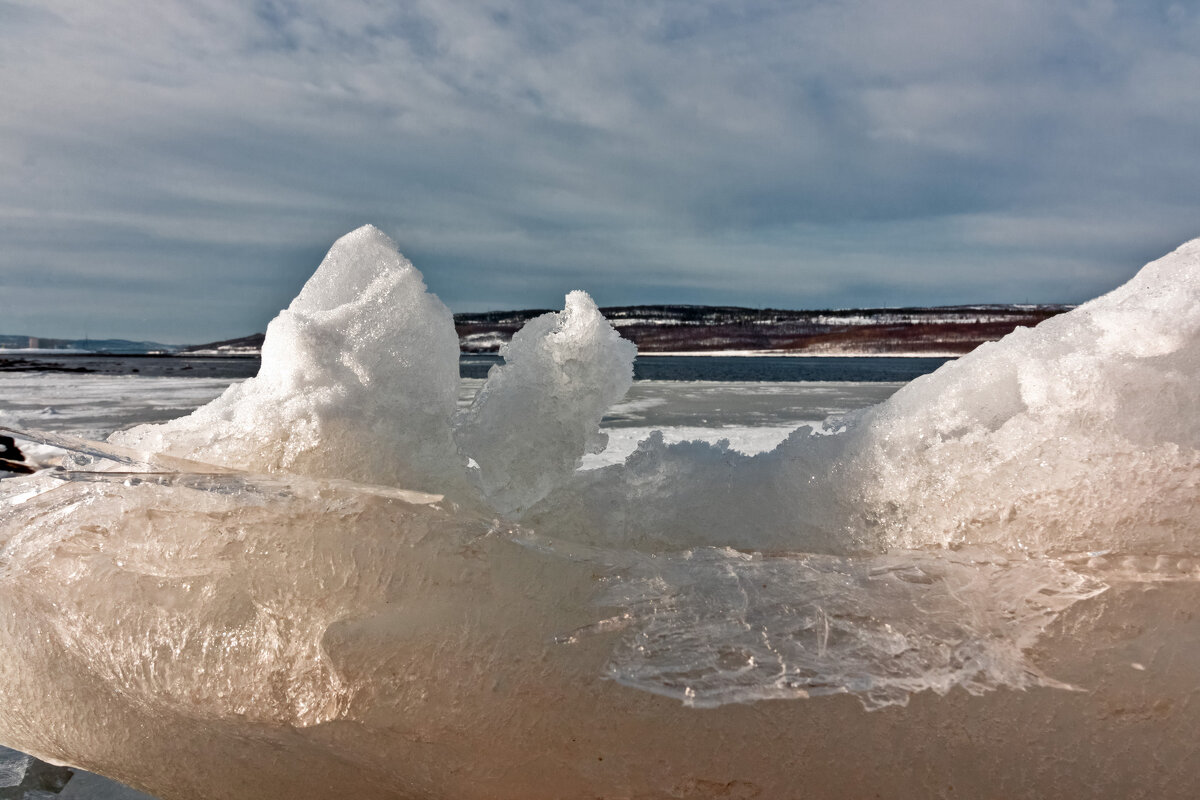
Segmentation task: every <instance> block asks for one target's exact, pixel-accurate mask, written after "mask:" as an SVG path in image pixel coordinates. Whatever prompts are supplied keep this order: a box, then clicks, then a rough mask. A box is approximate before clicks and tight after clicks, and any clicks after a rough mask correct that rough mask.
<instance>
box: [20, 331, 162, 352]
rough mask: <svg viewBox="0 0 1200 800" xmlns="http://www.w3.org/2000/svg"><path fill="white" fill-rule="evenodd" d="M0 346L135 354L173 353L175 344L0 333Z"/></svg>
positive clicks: (22, 348)
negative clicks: (47, 337) (53, 337)
mask: <svg viewBox="0 0 1200 800" xmlns="http://www.w3.org/2000/svg"><path fill="white" fill-rule="evenodd" d="M0 348H2V349H5V350H24V349H31V348H34V349H45V350H84V351H86V352H89V353H114V354H119V355H137V354H144V353H174V352H175V351H176V350H178V349H179V348H178V347H177V346H176V345H170V344H162V343H160V342H134V341H130V340H128V339H46V338H43V337H39V336H25V335H21V336H5V335H0Z"/></svg>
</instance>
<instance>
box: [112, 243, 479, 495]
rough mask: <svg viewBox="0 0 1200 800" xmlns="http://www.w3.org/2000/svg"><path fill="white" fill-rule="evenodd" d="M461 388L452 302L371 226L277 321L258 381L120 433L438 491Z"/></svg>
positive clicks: (214, 454)
mask: <svg viewBox="0 0 1200 800" xmlns="http://www.w3.org/2000/svg"><path fill="white" fill-rule="evenodd" d="M457 397H458V337H457V335H456V334H455V333H454V319H453V317H452V316H451V314H450V311H449V309H447V308H446V307H445V305H443V304H442V302H441V301H440V300H438V299H437V297H435V296H434V295H432V294H430V293H429V292H427V291H426V290H425V283H424V281H423V279H422V277H421V274H420V273H419V272H418V271H417V270H416V269H415V268H414V267H413V265H412V264H411V263H410V262H409V261H408V260H407V259H405V258H404V257H403V256H401V255H400V254H399V253H398V252H397V251H396V245H395V244H394V243H393V242H392V241H391V239H389V238H388V237H387V236H386V235H385V234H384V233H383V232H382V231H380V230H379V229H378V228H375V227H374V226H371V225H366V226H364V227H362V228H359V229H358V230H355V231H353V232H351V233H348V234H346V235H345V236H343V237H342V238H341V239H339V240H338V241H337V242H336V243H335V244H334V245H333V247H332V248H331V249H330V251H329V254H328V255H326V256H325V259H324V260H323V261H322V262H321V265H320V267H318V268H317V271H316V272H315V273H314V274H313V276H312V277H311V278H309V280H308V282H307V283H306V284H305V285H304V288H303V289H302V290H301V291H300V294H299V295H298V296H297V297H296V299H295V300H293V301H292V303H291V305H290V306H288V308H287V309H286V310H284V311H282V312H281V313H280V314H279V316H277V317H276V318H275V319H274V320H273V321H272V322H271V324H270V325H269V326H268V327H267V336H266V341H264V342H263V350H262V368H261V370H260V372H259V374H258V376H257V377H256V378H253V379H251V380H248V381H245V382H243V383H240V384H235V385H233V386H231V387H229V389H228V390H227V391H226V392H225V393H224V394H223V395H222V396H221V397H220V398H218V399H217V400H214V401H213V402H211V403H209V404H208V405H206V406H203V407H201V408H200V409H199V410H198V411H196V412H195V413H193V414H190V415H188V416H186V417H182V418H180V419H177V420H175V421H173V422H170V423H167V424H164V425H144V426H140V427H137V428H134V429H132V430H129V431H125V432H123V433H119V434H117V435H116V436H114V437H113V440H114V441H115V442H117V443H120V444H124V445H127V446H130V447H133V448H136V449H141V450H147V451H151V452H170V453H173V454H175V455H178V456H181V457H184V458H197V459H200V460H206V461H208V462H211V463H216V464H223V465H226V466H231V467H237V468H242V469H249V470H256V471H263V472H275V471H285V472H292V473H298V474H304V475H331V476H338V477H343V478H348V479H353V480H359V481H365V482H371V483H385V484H392V485H398V486H399V485H403V486H407V487H409V488H417V489H425V488H430V489H436V488H439V487H444V486H445V484H446V482H447V481H450V480H453V479H454V477H455V476H456V475H457V474H458V472H459V470H458V459H457V458H456V457H455V450H454V446H453V442H452V439H451V428H450V425H451V418H452V416H453V414H454V411H455V402H456V399H457Z"/></svg>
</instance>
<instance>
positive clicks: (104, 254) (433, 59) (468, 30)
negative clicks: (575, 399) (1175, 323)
mask: <svg viewBox="0 0 1200 800" xmlns="http://www.w3.org/2000/svg"><path fill="white" fill-rule="evenodd" d="M0 17H3V18H4V19H5V20H6V21H7V20H10V19H11V20H18V21H19V24H14V25H11V26H9V25H6V26H3V27H0V70H3V80H2V81H0V85H2V86H3V87H4V88H3V89H2V90H0V92H3V94H4V97H3V99H4V102H5V105H6V108H7V111H6V114H5V116H4V118H3V119H0V197H2V198H3V199H2V200H0V236H2V237H3V241H4V244H5V247H4V248H3V249H0V273H2V274H5V275H6V276H18V277H17V278H16V280H18V281H19V275H20V274H21V273H20V270H22V269H23V268H24V267H23V266H22V265H25V264H29V263H37V264H40V265H43V266H44V267H45V268H46V269H47V270H49V271H50V272H49V273H47V274H61V275H74V276H76V278H77V279H78V281H79V282H80V284H83V283H87V285H89V286H96V285H99V284H103V283H104V282H105V280H106V279H107V280H109V281H110V283H109V285H111V286H118V285H119V286H121V287H122V291H120V292H113V293H111V294H112V297H111V298H110V302H111V303H112V304H113V305H114V306H119V305H120V302H121V300H120V298H121V296H123V295H131V296H132V295H136V296H137V303H138V305H139V306H145V305H147V304H149V305H159V304H161V306H162V307H163V308H164V309H167V311H164V313H163V314H162V315H145V314H142V315H141V316H140V317H138V319H143V318H144V319H145V320H150V319H151V318H153V319H155V320H158V321H157V322H155V323H154V324H161V320H166V319H174V320H175V321H176V322H175V327H176V329H177V330H179V331H180V332H179V334H178V335H179V336H184V335H186V336H188V337H194V338H220V337H222V336H225V335H235V334H239V333H243V332H246V331H244V330H241V329H239V327H238V326H245V325H249V324H252V323H253V325H254V326H256V327H259V328H261V326H262V324H264V323H265V321H266V319H267V318H269V316H270V315H271V313H273V312H274V310H275V309H276V308H277V307H278V305H279V304H280V303H282V302H285V301H286V299H287V297H288V295H289V294H290V293H292V292H294V291H295V290H296V289H297V288H298V286H299V284H300V282H302V280H303V278H304V276H305V275H306V274H307V272H308V271H310V270H311V269H312V268H313V267H315V265H316V262H317V260H319V257H320V254H321V252H322V250H323V249H324V248H325V247H327V246H328V244H329V243H330V242H331V241H332V239H333V238H335V237H336V236H337V235H339V234H340V233H343V232H345V231H346V230H349V229H350V228H353V227H355V226H357V225H358V224H361V223H363V222H368V221H370V222H374V223H376V224H378V225H381V226H382V227H383V228H384V229H385V230H387V231H388V232H389V233H390V234H391V235H393V237H394V238H396V239H397V241H398V242H399V243H400V244H401V247H402V249H404V250H405V252H406V253H407V254H408V255H409V256H410V257H412V258H414V260H415V261H416V262H417V264H418V266H419V267H421V268H422V269H423V271H425V272H426V274H427V276H428V279H429V283H430V285H431V286H432V287H433V288H435V289H436V290H437V291H439V293H441V294H442V295H443V297H444V298H445V299H446V300H447V301H448V302H450V303H451V304H452V305H454V306H457V307H462V308H467V307H470V308H480V307H488V306H514V305H520V306H528V305H551V304H554V303H556V302H559V301H560V300H561V296H560V295H561V293H562V292H563V291H565V290H566V289H569V288H575V287H581V288H588V289H591V290H593V292H594V293H595V294H596V295H597V297H598V299H600V300H601V302H610V303H632V302H642V301H646V302H649V301H677V302H739V303H746V304H764V303H770V304H779V303H780V302H781V301H786V302H787V304H791V305H855V304H870V303H878V302H891V301H894V302H902V303H920V302H930V303H936V302H960V301H987V300H993V299H996V300H999V299H1030V300H1047V301H1052V300H1079V299H1084V298H1085V297H1087V296H1088V295H1090V294H1095V293H1098V292H1100V291H1103V290H1105V289H1107V288H1110V287H1111V286H1112V285H1115V284H1116V283H1118V282H1120V280H1121V279H1122V278H1123V277H1124V276H1126V275H1128V274H1129V273H1131V272H1132V270H1133V269H1135V268H1136V267H1137V266H1138V263H1137V262H1134V261H1130V259H1143V260H1144V257H1149V256H1152V255H1154V254H1155V253H1157V252H1161V251H1165V250H1166V249H1169V248H1171V247H1173V246H1174V245H1176V244H1178V240H1179V239H1181V238H1186V237H1188V236H1190V235H1194V234H1196V233H1200V230H1189V225H1194V224H1195V220H1196V219H1198V218H1200V215H1198V214H1197V211H1198V210H1200V201H1198V200H1197V198H1196V197H1195V193H1194V192H1193V191H1192V187H1193V186H1194V185H1195V183H1196V179H1197V178H1200V153H1197V152H1196V150H1195V147H1194V142H1195V141H1197V140H1198V138H1200V103H1197V102H1196V100H1197V97H1196V94H1197V92H1198V91H1200V90H1197V89H1196V87H1197V86H1200V55H1198V53H1200V48H1198V47H1197V44H1200V17H1198V15H1197V13H1196V10H1195V9H1194V8H1193V7H1190V6H1185V5H1179V4H1170V3H1163V4H1153V5H1151V4H1133V3H1106V2H1083V1H1081V2H1071V3H1063V4H1045V3H1040V2H1032V0H1030V1H1029V2H983V1H982V0H971V1H970V2H964V3H955V4H946V3H942V2H934V0H923V1H922V2H917V3H906V4H895V3H888V2H885V1H884V0H872V1H871V2H862V3H854V4H838V3H825V2H808V3H801V4H792V3H769V2H761V3H747V4H738V5H736V6H730V5H729V4H725V3H716V2H711V3H709V2H696V3H686V4H677V3H653V2H613V3H594V4H588V3H585V4H564V3H559V2H551V1H550V0H545V2H517V1H516V0H505V1H503V2H488V3H448V2H442V1H441V0H438V1H436V2H435V1H434V0H427V1H425V2H413V3H406V4H390V3H374V2H365V1H364V2H339V3H336V4H334V3H327V4H326V3H301V2H292V1H291V0H270V1H268V0H263V2H258V3H254V4H240V3H233V2H223V1H221V0H194V1H193V2H188V3H183V2H178V1H177V2H162V3H156V4H153V5H152V6H150V7H147V6H146V5H145V4H141V3H134V2H132V0H125V2H113V3H105V4H84V3H77V2H67V1H66V0H62V1H61V2H59V1H57V0H52V1H51V2H46V3H37V4H34V3H13V2H4V3H0ZM1114 231H1119V232H1121V235H1122V236H1127V239H1122V240H1121V241H1114V239H1116V238H1117V236H1116V234H1115V233H1114ZM89 253H90V254H91V255H92V256H94V257H92V258H90V259H89V258H88V255H89ZM89 271H90V275H89V276H88V277H87V278H86V279H85V274H86V273H89ZM137 276H142V277H143V279H144V282H143V283H142V284H141V285H140V287H138V288H137V289H133V288H131V284H130V281H136V280H137ZM204 281H207V282H208V284H209V285H210V286H211V287H213V288H211V289H208V290H204V291H202V292H201V295H202V296H204V297H210V298H217V297H222V296H223V295H222V292H221V290H220V287H221V286H233V285H238V286H240V287H241V288H242V291H239V292H237V295H238V296H237V298H236V301H231V300H228V299H222V300H220V301H219V302H218V301H216V300H214V305H213V307H204V308H202V307H198V306H197V304H196V303H195V302H194V297H196V296H197V295H196V291H197V287H198V286H199V285H200V284H201V283H203V282H204ZM9 283H10V285H11V283H12V281H11V280H10V281H9ZM1014 285H1019V286H1021V287H1022V290H1016V291H1018V292H1021V293H1022V294H1028V295H1029V296H1028V297H1026V296H1021V297H1015V298H1014V297H1013V296H1012V295H1013V292H1014V289H1013V286H1014ZM24 289H25V292H24V295H23V299H22V301H21V303H22V308H33V309H38V311H37V312H36V313H37V314H39V315H41V316H40V320H41V321H43V322H44V325H39V326H38V329H37V332H40V333H42V334H43V335H53V333H54V329H55V327H56V326H59V325H64V324H66V317H64V316H63V315H62V314H60V313H58V312H57V311H56V309H59V308H65V307H67V306H68V305H69V304H67V303H65V302H61V301H60V299H59V298H60V294H59V293H60V292H65V291H66V289H65V288H63V287H61V286H57V287H56V286H55V285H50V284H48V283H46V282H42V283H38V282H36V281H29V282H28V283H27V284H26V286H25V287H24ZM672 291H674V292H675V295H674V296H671V293H672ZM185 293H186V294H188V295H190V297H189V298H184V297H183V295H184V294H185ZM556 297H557V299H556ZM889 298H892V300H891V301H889ZM3 303H4V301H0V311H6V310H7V309H4V308H3V307H2V306H3ZM254 308H258V311H257V313H256V312H255V311H254V310H253V309H254ZM133 319H134V315H125V318H124V319H121V318H120V315H119V314H117V313H114V321H113V323H112V324H113V326H114V331H113V335H117V331H116V329H117V328H118V327H119V326H121V325H125V326H130V329H122V330H121V331H120V334H121V335H136V336H138V337H143V336H144V337H151V336H155V335H163V334H160V333H158V332H157V331H156V330H152V329H150V328H148V327H136V326H137V325H150V324H151V323H150V322H149V321H146V322H144V323H140V322H135V321H131V320H133ZM185 320H186V321H185ZM32 321H38V320H36V319H35V320H32ZM32 321H31V324H32ZM97 324H99V323H97ZM184 327H186V330H187V333H186V334H185V333H184V332H183V328H184ZM14 332H16V331H14ZM164 338H165V335H164Z"/></svg>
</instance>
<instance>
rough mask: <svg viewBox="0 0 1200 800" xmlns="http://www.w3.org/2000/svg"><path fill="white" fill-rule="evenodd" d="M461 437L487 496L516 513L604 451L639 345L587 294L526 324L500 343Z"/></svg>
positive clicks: (578, 294)
mask: <svg viewBox="0 0 1200 800" xmlns="http://www.w3.org/2000/svg"><path fill="white" fill-rule="evenodd" d="M500 352H501V355H503V356H504V359H505V363H504V365H502V366H496V367H493V368H492V370H491V372H490V373H489V374H488V379H487V382H486V383H485V384H484V385H483V388H482V389H480V391H479V394H478V395H477V396H476V398H475V401H474V402H473V403H472V404H471V406H470V407H469V408H468V409H466V410H465V411H464V413H463V414H462V416H461V417H460V420H459V424H458V427H457V430H456V434H455V435H456V438H457V440H458V443H459V446H460V447H461V448H462V451H463V452H464V453H465V454H466V455H468V456H470V457H471V458H472V459H474V460H475V462H476V463H477V464H478V465H479V479H480V484H481V486H482V488H483V491H484V494H485V495H486V496H487V498H488V500H489V502H490V503H491V504H492V505H493V506H494V507H496V508H497V509H499V510H501V511H505V512H508V511H515V510H517V509H521V508H525V507H527V506H529V505H530V504H531V503H534V502H536V501H537V500H540V499H541V498H543V497H545V496H546V495H547V494H548V493H549V492H550V491H551V490H552V489H554V487H556V486H558V485H559V484H561V483H564V482H565V481H566V480H567V479H569V478H570V477H571V474H572V473H573V472H574V471H575V469H576V467H578V466H579V464H580V461H581V460H582V458H583V456H584V454H586V453H598V452H600V451H601V450H603V449H604V445H605V444H606V442H607V437H606V436H605V435H604V434H602V433H600V432H599V427H600V419H601V418H602V417H603V416H604V412H605V411H606V410H607V409H608V408H609V406H611V405H612V404H613V403H615V402H617V401H618V400H620V399H621V398H622V397H624V395H625V392H626V391H628V390H629V386H630V384H632V382H633V359H634V357H635V356H636V355H637V348H636V347H635V346H634V344H633V343H632V342H630V341H628V340H626V339H622V338H621V337H620V335H619V334H618V333H617V332H616V330H615V329H614V328H613V327H612V326H611V325H610V324H609V323H608V321H607V320H606V319H605V318H604V317H603V316H602V315H601V314H600V311H599V309H597V308H596V304H595V303H594V302H593V301H592V298H591V297H589V296H588V295H587V294H586V293H585V292H578V291H576V292H571V293H570V294H569V295H567V299H566V305H565V306H564V308H563V310H562V311H561V312H559V313H551V314H543V315H542V316H540V317H538V318H536V319H533V320H530V321H529V322H528V323H526V325H525V327H523V328H522V329H521V330H520V331H518V332H517V334H516V335H515V336H513V338H512V341H511V342H510V343H509V344H508V345H506V346H505V347H504V348H503V349H501V351H500Z"/></svg>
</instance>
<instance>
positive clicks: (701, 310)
mask: <svg viewBox="0 0 1200 800" xmlns="http://www.w3.org/2000/svg"><path fill="white" fill-rule="evenodd" d="M1070 308H1072V306H1067V305H971V306H939V307H933V308H853V309H827V310H816V311H793V310H786V309H774V308H767V309H757V308H741V307H737V306H674V305H658V306H614V307H609V308H603V309H601V311H603V313H604V316H605V317H607V318H608V319H609V321H611V322H612V324H613V326H614V327H615V328H616V329H617V330H618V331H620V333H621V335H622V336H624V337H625V338H627V339H629V340H631V341H633V342H634V343H635V344H637V346H638V351H639V352H641V353H679V352H689V353H705V352H721V351H750V352H764V351H765V352H780V353H788V354H808V355H839V354H844V355H871V354H878V355H887V354H900V353H913V354H921V353H929V354H933V353H938V354H961V353H967V352H969V351H971V350H972V349H974V348H975V347H977V346H979V345H980V344H982V343H983V342H986V341H994V340H996V339H999V338H1001V337H1002V336H1004V335H1006V334H1008V333H1010V332H1011V331H1012V330H1013V329H1014V328H1017V327H1018V326H1033V325H1036V324H1038V323H1039V322H1041V321H1042V320H1044V319H1048V318H1049V317H1052V316H1054V315H1056V314H1061V313H1062V312H1064V311H1067V310H1069V309H1070ZM542 313H545V312H543V311H492V312H486V313H482V314H456V315H455V317H454V323H455V327H456V328H457V330H458V335H459V339H460V341H461V342H462V349H463V350H464V351H465V352H494V351H495V350H496V349H498V348H499V346H500V344H501V343H503V342H506V341H508V340H509V339H510V338H512V334H513V333H515V332H516V331H517V330H519V329H520V328H521V326H522V325H524V324H525V322H526V321H528V320H529V319H531V318H533V317H535V316H537V315H539V314H542Z"/></svg>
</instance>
